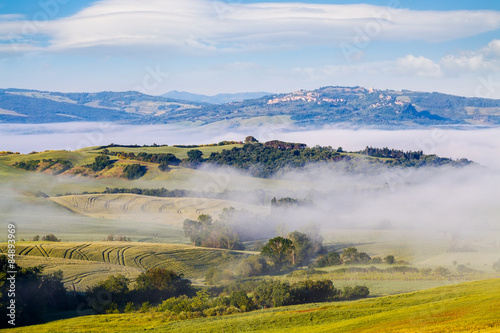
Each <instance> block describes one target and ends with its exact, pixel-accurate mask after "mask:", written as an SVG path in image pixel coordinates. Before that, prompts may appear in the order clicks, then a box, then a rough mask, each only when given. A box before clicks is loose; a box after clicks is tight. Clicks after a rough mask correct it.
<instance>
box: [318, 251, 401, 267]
mask: <svg viewBox="0 0 500 333" xmlns="http://www.w3.org/2000/svg"><path fill="white" fill-rule="evenodd" d="M383 262H385V263H387V264H389V265H392V264H395V263H396V262H398V263H401V264H403V263H405V262H403V261H397V260H396V258H395V257H394V255H392V254H389V255H387V256H386V257H385V258H383V259H382V258H380V257H373V258H372V257H370V256H369V255H368V254H366V253H365V252H359V251H358V249H356V248H355V247H348V248H347V249H345V250H344V251H343V252H342V254H339V253H338V252H336V251H331V252H328V253H326V254H321V255H319V256H318V258H317V259H316V262H315V266H316V267H327V266H337V265H343V264H345V265H368V264H381V263H383Z"/></svg>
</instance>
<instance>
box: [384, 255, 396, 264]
mask: <svg viewBox="0 0 500 333" xmlns="http://www.w3.org/2000/svg"><path fill="white" fill-rule="evenodd" d="M384 261H385V262H386V263H388V264H389V265H392V264H394V263H395V262H396V259H395V258H394V256H393V255H392V254H390V255H388V256H387V257H385V258H384Z"/></svg>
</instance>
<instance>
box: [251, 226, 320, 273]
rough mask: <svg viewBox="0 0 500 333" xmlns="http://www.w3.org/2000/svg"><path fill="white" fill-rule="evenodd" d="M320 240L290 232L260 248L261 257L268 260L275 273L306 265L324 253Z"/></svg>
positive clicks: (297, 232) (298, 232) (301, 233)
mask: <svg viewBox="0 0 500 333" xmlns="http://www.w3.org/2000/svg"><path fill="white" fill-rule="evenodd" d="M322 241H323V240H322V238H315V239H314V238H311V237H310V236H309V235H307V234H305V233H303V232H300V231H293V232H290V233H289V234H288V235H287V236H286V237H281V236H278V237H274V238H272V239H270V240H269V241H268V242H267V244H266V245H264V247H263V248H262V251H261V255H262V256H264V257H266V258H268V259H269V260H270V261H271V263H272V265H273V268H274V269H275V270H277V271H279V270H282V269H286V268H291V267H300V266H303V265H307V264H308V263H310V262H311V260H312V259H313V258H314V257H315V256H316V255H317V254H319V253H322V252H324V248H323V245H322Z"/></svg>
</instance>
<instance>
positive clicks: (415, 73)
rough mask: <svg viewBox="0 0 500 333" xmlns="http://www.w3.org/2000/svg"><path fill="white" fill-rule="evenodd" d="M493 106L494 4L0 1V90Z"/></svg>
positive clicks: (498, 71) (498, 30)
mask: <svg viewBox="0 0 500 333" xmlns="http://www.w3.org/2000/svg"><path fill="white" fill-rule="evenodd" d="M323 86H363V87H366V88H369V87H373V88H375V89H395V90H402V89H409V90H418V91H438V92H444V93H449V94H454V95H461V96H472V97H483V98H500V1H496V0H489V1H486V0H483V1H452V0H442V1H429V0H419V1H417V0H366V1H363V2H360V1H355V0H344V1H326V0H323V1H321V0H309V1H301V2H291V1H277V0H274V1H252V0H226V1H211V0H183V1H179V0H103V1H88V0H83V1H82V0H80V1H76V0H18V1H0V88H22V89H37V90H50V91H61V92H94V91H127V90H137V91H141V92H143V93H147V94H151V95H159V94H163V93H165V92H168V91H171V90H179V91H189V92H193V93H201V94H206V95H214V94H217V93H236V92H253V91H266V92H273V93H280V92H290V91H295V90H299V89H316V88H319V87H323Z"/></svg>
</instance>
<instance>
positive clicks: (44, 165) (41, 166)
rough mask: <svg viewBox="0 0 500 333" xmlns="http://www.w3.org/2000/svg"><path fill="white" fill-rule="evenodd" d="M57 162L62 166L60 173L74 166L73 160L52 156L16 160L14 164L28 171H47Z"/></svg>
mask: <svg viewBox="0 0 500 333" xmlns="http://www.w3.org/2000/svg"><path fill="white" fill-rule="evenodd" d="M56 164H59V165H60V166H61V168H60V170H58V173H61V172H64V171H66V170H68V169H70V168H72V167H73V164H72V163H71V161H67V160H53V159H50V158H49V159H45V158H44V159H42V160H28V161H21V162H16V163H14V164H13V165H14V166H15V167H16V168H20V169H24V170H27V171H36V170H40V171H45V170H47V169H48V168H50V167H53V166H54V165H56Z"/></svg>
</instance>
